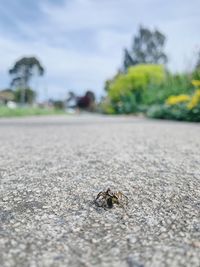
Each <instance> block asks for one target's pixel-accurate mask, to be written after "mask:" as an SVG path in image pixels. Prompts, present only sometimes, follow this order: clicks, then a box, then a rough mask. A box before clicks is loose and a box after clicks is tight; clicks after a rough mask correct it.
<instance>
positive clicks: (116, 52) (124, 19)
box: [0, 0, 200, 99]
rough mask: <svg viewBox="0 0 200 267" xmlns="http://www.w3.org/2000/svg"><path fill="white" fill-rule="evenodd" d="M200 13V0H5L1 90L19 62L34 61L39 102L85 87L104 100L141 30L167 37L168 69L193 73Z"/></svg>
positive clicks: (1, 6) (0, 9)
mask: <svg viewBox="0 0 200 267" xmlns="http://www.w3.org/2000/svg"><path fill="white" fill-rule="evenodd" d="M199 10H200V1H199V0H190V1H188V0H168V1H161V0H137V1H136V0H0V89H4V88H7V87H8V86H9V83H10V77H9V75H8V70H9V69H10V68H11V67H12V66H13V64H14V62H15V61H16V60H17V59H20V58H21V57H23V56H36V57H37V58H38V59H39V60H40V62H41V64H42V65H43V66H44V68H45V70H46V71H45V75H44V77H42V78H35V79H34V80H33V81H32V86H33V87H34V88H37V89H36V90H37V93H38V95H39V98H40V99H45V98H55V99H60V98H63V97H65V96H66V93H67V92H68V91H69V90H73V91H74V92H75V93H77V94H83V93H84V92H85V90H87V89H91V90H93V91H94V92H95V93H96V94H97V96H101V95H103V93H104V91H103V87H104V82H105V80H106V79H109V78H112V76H113V75H114V74H115V73H116V72H117V70H118V69H119V68H120V67H121V66H122V61H123V50H124V48H128V49H129V48H130V47H131V44H132V40H133V36H134V35H135V34H137V31H138V27H139V25H143V26H145V27H148V28H150V29H152V30H153V29H155V28H157V29H158V30H160V31H161V32H162V33H164V34H165V35H166V37H167V42H166V47H165V52H166V53H167V55H168V56H169V64H168V68H169V69H170V70H171V71H174V72H176V71H187V70H190V69H191V68H192V66H193V64H194V61H195V55H196V53H197V51H198V49H200V34H199V29H200V16H199Z"/></svg>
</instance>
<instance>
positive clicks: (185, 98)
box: [165, 94, 190, 106]
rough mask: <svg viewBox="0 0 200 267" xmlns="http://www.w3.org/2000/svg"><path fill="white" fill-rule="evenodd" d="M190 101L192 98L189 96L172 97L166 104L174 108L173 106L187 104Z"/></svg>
mask: <svg viewBox="0 0 200 267" xmlns="http://www.w3.org/2000/svg"><path fill="white" fill-rule="evenodd" d="M189 100H190V96H189V95H184V94H182V95H177V96H175V95H172V96H170V97H168V98H167V100H166V102H165V103H166V104H167V105H170V106H173V105H176V104H179V103H185V102H188V101H189Z"/></svg>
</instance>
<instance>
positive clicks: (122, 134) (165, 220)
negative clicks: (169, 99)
mask: <svg viewBox="0 0 200 267" xmlns="http://www.w3.org/2000/svg"><path fill="white" fill-rule="evenodd" d="M108 187H110V188H111V190H119V191H121V192H123V193H124V194H126V195H127V197H128V206H127V207H125V206H124V207H121V206H118V205H114V207H113V208H112V209H104V208H101V207H97V206H96V205H95V204H94V198H95V197H96V195H97V194H98V192H99V191H101V190H106V189H107V188H108ZM0 266H1V267H14V266H20V267H29V266H30V267H36V266H39V267H40V266H41V267H43V266H44V267H47V266H51V267H53V266H55V267H57V266H72V267H75V266H84V267H93V266H99V267H100V266H102V267H104V266H105V267H165V266H169V267H174V266H192V267H199V266H200V124H193V123H182V122H169V121H159V120H147V119H143V118H134V117H131V116H130V117H104V116H96V115H94V116H92V115H91V116H88V115H85V116H67V115H66V116H57V117H38V118H19V119H1V120H0Z"/></svg>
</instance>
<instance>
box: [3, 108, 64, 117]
mask: <svg viewBox="0 0 200 267" xmlns="http://www.w3.org/2000/svg"><path fill="white" fill-rule="evenodd" d="M53 114H64V111H61V110H55V109H48V108H39V107H35V108H31V107H23V108H14V109H10V108H8V107H5V106H0V117H22V116H35V115H53Z"/></svg>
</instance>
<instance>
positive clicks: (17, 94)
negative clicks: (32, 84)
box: [14, 88, 36, 104]
mask: <svg viewBox="0 0 200 267" xmlns="http://www.w3.org/2000/svg"><path fill="white" fill-rule="evenodd" d="M22 90H23V89H21V88H17V90H15V91H14V99H15V101H16V102H17V103H20V102H21V95H22V93H23V92H22ZM23 91H24V103H27V104H32V103H33V102H34V100H35V97H36V93H35V91H33V90H31V89H30V88H25V90H23Z"/></svg>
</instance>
